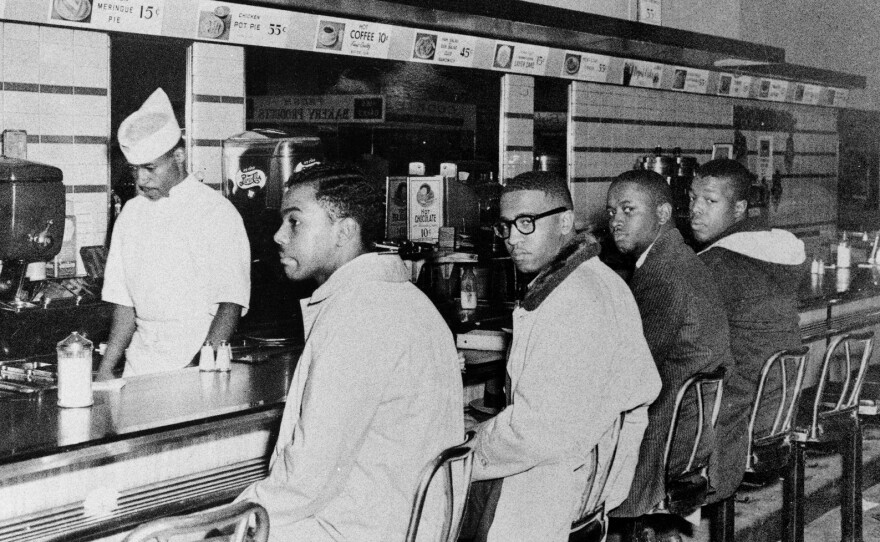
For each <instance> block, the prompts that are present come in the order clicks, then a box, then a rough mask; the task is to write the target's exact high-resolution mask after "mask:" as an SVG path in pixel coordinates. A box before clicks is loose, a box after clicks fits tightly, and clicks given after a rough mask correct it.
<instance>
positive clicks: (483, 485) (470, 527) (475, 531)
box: [459, 478, 504, 542]
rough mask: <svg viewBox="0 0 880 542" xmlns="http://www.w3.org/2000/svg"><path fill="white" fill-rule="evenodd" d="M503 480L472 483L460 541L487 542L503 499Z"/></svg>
mask: <svg viewBox="0 0 880 542" xmlns="http://www.w3.org/2000/svg"><path fill="white" fill-rule="evenodd" d="M503 483H504V479H503V478H498V479H496V480H485V481H481V482H473V483H471V490H470V494H469V495H468V502H467V505H466V506H465V509H464V519H463V520H462V525H461V535H460V536H459V540H460V541H465V540H470V541H473V542H485V541H486V539H487V538H488V536H489V528H490V527H491V526H492V521H494V519H495V508H496V507H497V506H498V499H499V498H500V497H501V486H502V484H503Z"/></svg>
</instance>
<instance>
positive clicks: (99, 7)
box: [0, 0, 165, 35]
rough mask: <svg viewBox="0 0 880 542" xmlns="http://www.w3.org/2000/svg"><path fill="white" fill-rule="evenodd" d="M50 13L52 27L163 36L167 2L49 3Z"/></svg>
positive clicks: (80, 0) (76, 0)
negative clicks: (59, 25)
mask: <svg viewBox="0 0 880 542" xmlns="http://www.w3.org/2000/svg"><path fill="white" fill-rule="evenodd" d="M0 1H2V0H0ZM0 9H2V10H3V11H5V2H3V3H2V5H0ZM3 11H0V14H2V13H3ZM48 13H49V22H50V23H52V24H62V25H65V26H77V27H83V28H93V29H100V30H112V31H118V32H137V33H139V34H154V35H160V34H162V16H163V14H164V13H165V0H100V1H94V0H49V11H48Z"/></svg>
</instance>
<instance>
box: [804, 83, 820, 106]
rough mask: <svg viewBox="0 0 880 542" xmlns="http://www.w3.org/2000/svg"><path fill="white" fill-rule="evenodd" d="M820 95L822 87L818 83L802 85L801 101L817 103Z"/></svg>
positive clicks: (811, 103) (810, 103)
mask: <svg viewBox="0 0 880 542" xmlns="http://www.w3.org/2000/svg"><path fill="white" fill-rule="evenodd" d="M821 95H822V87H820V86H819V85H804V96H803V99H802V100H801V101H802V102H803V103H805V104H809V105H817V104H818V103H819V96H821Z"/></svg>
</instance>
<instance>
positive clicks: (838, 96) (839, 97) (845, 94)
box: [829, 88, 849, 107]
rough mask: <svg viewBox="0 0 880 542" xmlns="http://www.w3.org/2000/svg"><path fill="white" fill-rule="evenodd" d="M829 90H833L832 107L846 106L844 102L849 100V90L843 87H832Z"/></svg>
mask: <svg viewBox="0 0 880 542" xmlns="http://www.w3.org/2000/svg"><path fill="white" fill-rule="evenodd" d="M829 90H833V91H834V100H833V105H834V107H846V102H847V100H849V90H848V89H845V88H833V89H829Z"/></svg>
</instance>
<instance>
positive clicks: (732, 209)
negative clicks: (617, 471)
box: [690, 159, 806, 501]
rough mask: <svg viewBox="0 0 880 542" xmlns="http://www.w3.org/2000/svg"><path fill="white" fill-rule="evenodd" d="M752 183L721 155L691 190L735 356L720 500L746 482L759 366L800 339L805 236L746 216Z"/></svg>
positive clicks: (777, 384) (761, 421) (769, 394)
mask: <svg viewBox="0 0 880 542" xmlns="http://www.w3.org/2000/svg"><path fill="white" fill-rule="evenodd" d="M751 184H752V174H751V173H750V172H749V171H748V170H747V169H746V168H745V166H743V165H742V164H740V163H739V162H736V161H735V160H727V159H720V160H712V161H710V162H707V163H705V164H703V165H702V166H701V167H700V169H699V171H698V172H697V176H696V178H695V179H694V181H693V183H692V185H691V191H690V216H691V228H692V230H693V234H694V238H695V240H696V241H697V242H698V243H699V244H700V246H699V247H698V248H700V249H701V250H700V252H699V257H700V259H701V260H702V261H703V263H705V264H706V266H707V267H708V268H709V270H710V271H711V272H712V275H713V276H714V277H715V281H716V282H717V284H718V289H719V291H720V292H721V297H722V301H723V303H724V307H725V309H726V312H727V319H728V324H729V326H730V350H731V353H732V354H733V360H734V366H733V370H732V371H728V378H727V379H726V382H725V387H724V406H723V408H722V410H721V414H720V418H719V421H718V429H717V438H718V444H717V449H718V454H719V458H718V460H719V469H720V472H719V475H718V476H717V477H716V480H714V481H713V485H714V486H715V487H716V490H717V491H716V493H715V497H714V499H713V500H715V501H718V500H722V499H726V498H727V497H729V496H731V495H733V494H734V493H735V492H736V489H737V487H738V486H739V484H740V482H741V481H742V477H743V473H744V472H745V463H746V457H745V456H746V450H747V446H748V420H749V416H750V413H751V410H752V405H753V404H754V401H755V399H756V397H755V395H756V392H757V388H758V380H759V378H760V375H761V367H762V366H763V364H764V362H765V361H766V360H767V358H769V357H770V356H771V355H772V354H773V353H775V352H778V351H779V350H786V349H795V348H798V347H800V346H801V335H800V331H799V328H798V321H799V318H798V311H797V290H798V286H799V284H800V281H801V278H802V277H803V273H804V272H805V266H804V262H805V261H806V254H805V252H804V243H803V241H801V240H800V239H798V238H797V237H795V236H794V235H793V234H792V233H790V232H788V231H785V230H779V229H771V228H768V227H766V226H765V225H763V224H761V222H760V221H759V220H757V219H755V218H749V217H748V191H749V188H750V186H751ZM781 385H782V382H781V381H773V380H771V381H770V383H769V386H768V388H767V390H765V393H764V399H765V400H768V399H769V400H770V402H771V404H772V403H773V401H775V400H778V397H779V395H780V394H779V392H780V388H781ZM773 414H775V409H772V408H768V409H763V415H759V418H758V419H757V421H756V432H757V434H758V435H760V434H761V433H762V432H764V431H766V430H767V429H769V427H770V425H771V424H772V423H773Z"/></svg>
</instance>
